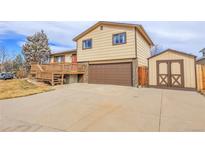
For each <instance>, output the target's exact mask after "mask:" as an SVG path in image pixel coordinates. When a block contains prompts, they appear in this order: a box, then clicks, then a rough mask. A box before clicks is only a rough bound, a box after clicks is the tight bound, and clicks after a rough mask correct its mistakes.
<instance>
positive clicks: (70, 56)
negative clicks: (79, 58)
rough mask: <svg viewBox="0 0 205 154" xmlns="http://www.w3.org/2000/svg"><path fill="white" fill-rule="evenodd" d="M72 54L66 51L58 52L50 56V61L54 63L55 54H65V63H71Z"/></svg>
mask: <svg viewBox="0 0 205 154" xmlns="http://www.w3.org/2000/svg"><path fill="white" fill-rule="evenodd" d="M72 54H73V53H66V54H59V55H52V56H51V61H50V62H51V63H54V57H55V56H63V55H65V62H66V63H71V62H72Z"/></svg>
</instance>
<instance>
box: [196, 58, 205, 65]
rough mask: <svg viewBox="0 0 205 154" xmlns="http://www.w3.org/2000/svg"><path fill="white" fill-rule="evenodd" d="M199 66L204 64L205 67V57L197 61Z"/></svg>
mask: <svg viewBox="0 0 205 154" xmlns="http://www.w3.org/2000/svg"><path fill="white" fill-rule="evenodd" d="M197 64H204V65H205V57H202V58H199V59H198V60H197Z"/></svg>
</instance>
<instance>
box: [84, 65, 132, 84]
mask: <svg viewBox="0 0 205 154" xmlns="http://www.w3.org/2000/svg"><path fill="white" fill-rule="evenodd" d="M88 83H95V84H113V85H123V86H132V63H117V64H93V65H89V72H88Z"/></svg>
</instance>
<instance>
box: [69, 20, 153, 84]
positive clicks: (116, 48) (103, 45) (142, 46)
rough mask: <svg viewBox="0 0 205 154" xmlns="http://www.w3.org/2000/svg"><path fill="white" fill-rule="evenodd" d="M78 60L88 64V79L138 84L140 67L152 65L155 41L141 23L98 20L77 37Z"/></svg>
mask: <svg viewBox="0 0 205 154" xmlns="http://www.w3.org/2000/svg"><path fill="white" fill-rule="evenodd" d="M73 40H74V41H76V43H77V59H78V63H83V64H86V65H87V66H88V71H87V73H86V74H85V75H84V81H85V82H88V83H97V84H114V85H127V86H137V85H138V67H141V66H148V61H147V58H148V57H150V56H151V48H152V47H153V45H154V44H153V42H152V40H151V39H150V37H149V36H148V34H147V33H146V32H145V30H144V28H143V27H142V26H141V25H138V24H128V23H115V22H98V23H96V24H95V25H93V26H92V27H90V28H88V29H87V30H85V31H84V32H83V33H81V34H79V35H78V36H76V37H75V38H74V39H73Z"/></svg>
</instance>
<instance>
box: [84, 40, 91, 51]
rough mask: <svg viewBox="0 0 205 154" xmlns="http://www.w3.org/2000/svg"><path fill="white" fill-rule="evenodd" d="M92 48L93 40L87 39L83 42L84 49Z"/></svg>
mask: <svg viewBox="0 0 205 154" xmlns="http://www.w3.org/2000/svg"><path fill="white" fill-rule="evenodd" d="M90 48H92V39H87V40H84V41H83V49H90Z"/></svg>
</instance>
